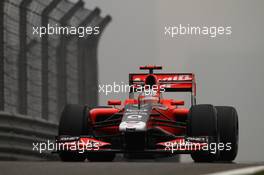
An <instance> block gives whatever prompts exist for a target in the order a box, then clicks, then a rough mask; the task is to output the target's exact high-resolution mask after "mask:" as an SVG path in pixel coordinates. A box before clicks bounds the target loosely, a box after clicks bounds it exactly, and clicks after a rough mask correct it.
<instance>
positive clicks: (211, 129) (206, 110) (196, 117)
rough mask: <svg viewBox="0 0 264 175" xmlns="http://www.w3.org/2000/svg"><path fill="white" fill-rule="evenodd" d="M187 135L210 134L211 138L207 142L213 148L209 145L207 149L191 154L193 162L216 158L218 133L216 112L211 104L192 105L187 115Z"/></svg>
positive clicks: (214, 159)
mask: <svg viewBox="0 0 264 175" xmlns="http://www.w3.org/2000/svg"><path fill="white" fill-rule="evenodd" d="M187 135H188V136H190V137H199V136H211V137H212V138H213V140H211V141H210V142H209V144H212V143H213V144H214V148H213V150H210V149H211V146H210V145H209V148H210V149H208V150H201V151H197V152H194V153H192V154H191V157H192V159H193V160H194V161H195V162H213V161H216V160H217V159H218V156H219V152H218V149H217V144H218V140H219V134H218V130H217V114H216V109H215V107H214V106H213V105H206V104H205V105H195V106H192V107H191V109H190V112H189V115H188V123H187Z"/></svg>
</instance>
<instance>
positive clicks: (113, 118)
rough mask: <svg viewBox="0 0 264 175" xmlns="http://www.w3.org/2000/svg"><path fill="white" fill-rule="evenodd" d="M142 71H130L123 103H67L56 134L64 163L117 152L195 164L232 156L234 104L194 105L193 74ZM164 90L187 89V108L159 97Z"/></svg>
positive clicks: (102, 157) (234, 150)
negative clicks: (183, 157)
mask: <svg viewBox="0 0 264 175" xmlns="http://www.w3.org/2000/svg"><path fill="white" fill-rule="evenodd" d="M140 69H143V70H148V71H149V72H148V73H136V74H134V73H132V74H129V86H128V87H129V98H128V99H126V100H125V101H124V102H123V103H122V102H121V101H119V100H109V101H108V106H100V107H94V108H90V107H89V106H81V105H73V104H69V105H66V106H65V108H64V110H63V112H62V114H61V119H60V123H59V133H58V136H57V137H56V144H57V145H58V146H57V151H56V152H57V153H58V154H59V156H60V158H61V160H62V161H84V160H85V159H88V160H90V161H112V160H113V159H114V158H115V155H116V154H117V153H122V154H123V155H124V157H126V158H134V157H137V158H138V157H141V158H142V157H143V158H149V157H151V158H155V157H160V156H170V155H172V154H190V155H191V157H192V159H193V160H194V161H196V162H214V161H225V162H231V161H233V160H234V159H235V157H236V155H237V149H238V116H237V112H236V110H235V108H233V107H230V106H213V105H211V104H196V83H195V76H194V74H192V73H154V70H156V69H162V67H161V66H152V65H149V66H142V67H140ZM166 92H190V94H191V107H190V109H189V108H186V107H183V106H184V101H182V100H175V99H171V98H163V94H164V93H166ZM116 106H120V107H116Z"/></svg>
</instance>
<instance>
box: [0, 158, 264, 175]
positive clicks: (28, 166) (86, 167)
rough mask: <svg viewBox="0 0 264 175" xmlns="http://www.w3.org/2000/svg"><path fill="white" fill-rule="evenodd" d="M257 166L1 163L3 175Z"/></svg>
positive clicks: (189, 174) (148, 174)
mask: <svg viewBox="0 0 264 175" xmlns="http://www.w3.org/2000/svg"><path fill="white" fill-rule="evenodd" d="M256 165H263V163H231V164H230V163H177V162H110V163H96V162H82V163H65V162H60V161H53V162H52V161H48V162H46V161H36V162H21V161H20V162H19V161H0V175H31V174H36V175H82V174H85V175H119V174H120V175H161V174H162V175H175V174H180V175H195V174H208V173H215V172H219V171H227V170H232V169H238V168H243V167H250V166H256Z"/></svg>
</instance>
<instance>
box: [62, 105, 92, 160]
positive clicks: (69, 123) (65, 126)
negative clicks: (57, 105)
mask: <svg viewBox="0 0 264 175" xmlns="http://www.w3.org/2000/svg"><path fill="white" fill-rule="evenodd" d="M86 111H87V109H86V107H84V106H81V105H75V104H68V105H66V106H65V107H64V109H63V111H62V114H61V118H60V123H59V136H60V135H69V136H80V135H84V134H87V127H88V126H87V121H88V120H87V115H86V114H87V112H86ZM59 157H60V159H61V160H62V161H67V162H69V161H73V162H75V161H78V162H79V161H84V160H85V159H86V157H85V155H84V154H82V153H76V152H70V151H67V150H65V151H62V152H60V153H59Z"/></svg>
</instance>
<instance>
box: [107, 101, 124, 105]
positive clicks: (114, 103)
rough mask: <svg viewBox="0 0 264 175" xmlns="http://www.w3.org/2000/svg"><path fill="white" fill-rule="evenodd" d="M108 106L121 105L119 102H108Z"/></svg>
mask: <svg viewBox="0 0 264 175" xmlns="http://www.w3.org/2000/svg"><path fill="white" fill-rule="evenodd" d="M108 105H113V106H115V105H121V101H120V100H108Z"/></svg>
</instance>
